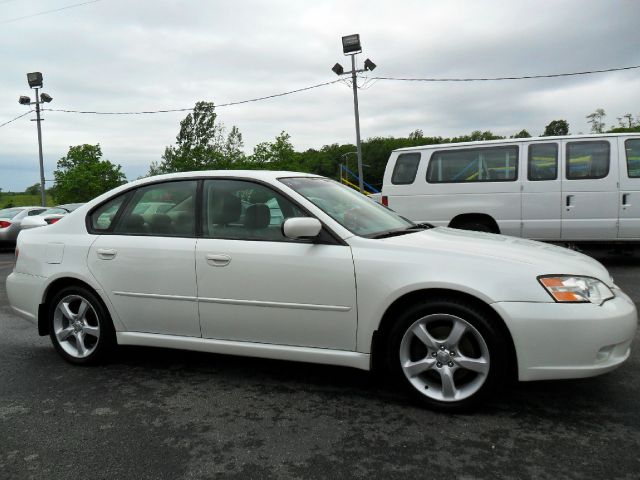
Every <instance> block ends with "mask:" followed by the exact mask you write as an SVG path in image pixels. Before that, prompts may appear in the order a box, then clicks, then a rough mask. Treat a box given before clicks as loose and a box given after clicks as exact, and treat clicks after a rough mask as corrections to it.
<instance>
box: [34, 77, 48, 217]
mask: <svg viewBox="0 0 640 480" xmlns="http://www.w3.org/2000/svg"><path fill="white" fill-rule="evenodd" d="M35 90H36V124H37V126H38V155H39V157H40V201H41V202H42V206H43V207H46V206H47V196H46V192H45V186H44V160H43V159H42V127H41V126H40V122H41V121H42V119H41V118H40V98H39V97H38V89H37V88H36V89H35ZM31 121H33V120H31Z"/></svg>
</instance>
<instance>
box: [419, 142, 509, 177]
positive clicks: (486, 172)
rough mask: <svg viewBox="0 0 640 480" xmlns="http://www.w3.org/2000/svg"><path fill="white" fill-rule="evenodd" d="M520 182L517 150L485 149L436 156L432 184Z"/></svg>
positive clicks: (430, 170) (430, 172)
mask: <svg viewBox="0 0 640 480" xmlns="http://www.w3.org/2000/svg"><path fill="white" fill-rule="evenodd" d="M517 178H518V147H517V146H515V145H514V146H509V147H483V148H468V149H460V150H440V151H437V152H434V153H433V155H432V156H431V161H430V162H429V168H428V169H427V182H429V183H473V182H513V181H515V180H516V179H517Z"/></svg>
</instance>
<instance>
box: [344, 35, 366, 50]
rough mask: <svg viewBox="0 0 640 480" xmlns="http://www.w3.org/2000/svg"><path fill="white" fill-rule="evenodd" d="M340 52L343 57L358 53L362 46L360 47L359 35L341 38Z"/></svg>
mask: <svg viewBox="0 0 640 480" xmlns="http://www.w3.org/2000/svg"><path fill="white" fill-rule="evenodd" d="M342 51H343V52H344V54H345V55H350V54H354V53H360V52H361V51H362V46H361V45H360V34H358V33H355V34H353V35H346V36H344V37H342Z"/></svg>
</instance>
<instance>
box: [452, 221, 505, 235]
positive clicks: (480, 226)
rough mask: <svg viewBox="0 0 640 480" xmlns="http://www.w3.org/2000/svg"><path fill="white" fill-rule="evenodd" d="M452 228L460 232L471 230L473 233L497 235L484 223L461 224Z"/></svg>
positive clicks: (493, 229) (494, 230)
mask: <svg viewBox="0 0 640 480" xmlns="http://www.w3.org/2000/svg"><path fill="white" fill-rule="evenodd" d="M454 228H459V229H460V230H473V231H474V232H487V233H498V232H497V231H496V229H495V228H493V227H492V226H491V225H489V224H488V223H485V222H463V223H460V224H459V225H456V226H455V227H454Z"/></svg>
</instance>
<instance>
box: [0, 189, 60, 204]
mask: <svg viewBox="0 0 640 480" xmlns="http://www.w3.org/2000/svg"><path fill="white" fill-rule="evenodd" d="M32 205H33V206H38V205H40V195H29V194H26V193H24V192H0V208H9V207H25V206H32ZM53 205H54V202H53V197H52V196H51V195H49V194H47V206H48V207H49V206H50V207H52V206H53Z"/></svg>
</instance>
